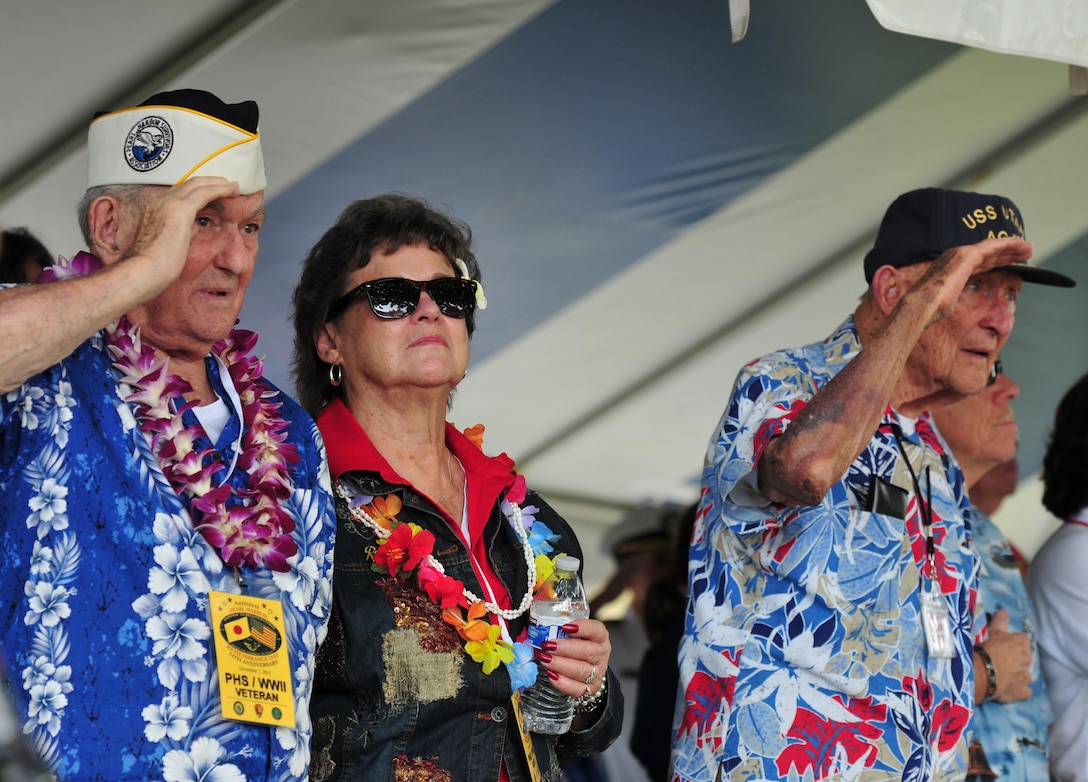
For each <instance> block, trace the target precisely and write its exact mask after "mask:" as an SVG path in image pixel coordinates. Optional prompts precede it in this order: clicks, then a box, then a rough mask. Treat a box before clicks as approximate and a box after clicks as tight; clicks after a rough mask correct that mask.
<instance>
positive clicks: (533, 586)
mask: <svg viewBox="0 0 1088 782" xmlns="http://www.w3.org/2000/svg"><path fill="white" fill-rule="evenodd" d="M465 434H466V436H468V437H469V438H470V439H471V440H472V441H473V442H474V443H475V444H476V445H477V446H481V445H482V434H483V427H482V426H479V425H478V426H476V427H473V428H472V429H469V430H465ZM336 491H337V493H338V494H339V495H340V496H341V497H342V498H343V499H345V500H346V501H347V503H348V507H349V509H350V511H351V513H352V516H353V517H354V518H355V519H356V520H357V521H359V522H361V523H362V524H364V525H365V526H367V527H368V528H369V529H370V530H371V531H373V532H374V534H375V535H376V536H377V537H378V546H377V548H376V549H375V550H374V553H373V555H372V561H371V568H372V569H373V570H374V571H376V572H378V573H386V574H388V575H389V576H391V577H393V578H398V579H400V580H401V581H405V582H407V581H411V580H414V581H415V584H416V587H417V588H418V589H420V590H421V591H423V592H424V593H426V595H427V597H429V598H430V599H431V601H432V602H433V603H434V604H435V605H437V606H438V607H439V608H441V609H442V619H443V620H444V621H445V622H446V623H447V624H449V625H450V626H452V627H453V628H454V629H455V630H456V631H457V633H458V635H460V636H461V638H462V640H464V642H465V643H464V648H465V653H466V654H468V655H469V657H471V658H472V659H473V660H474V661H475V662H477V663H480V664H481V665H482V666H483V670H484V673H485V674H490V673H492V672H493V671H494V670H495V669H496V668H498V667H499V664H500V663H502V664H503V665H505V666H506V670H507V672H508V673H509V674H510V683H511V690H512V691H514V692H516V691H517V690H521V689H524V688H526V687H529V686H531V685H532V684H533V683H534V682H535V681H536V677H537V667H536V660H535V657H534V650H533V647H532V645H530V644H529V643H528V642H527V641H516V642H514V643H510V642H509V641H506V640H504V639H503V638H502V637H501V633H502V629H501V628H500V626H499V625H498V624H496V623H495V622H493V621H491V619H490V617H488V614H497V615H501V616H502V617H504V618H506V619H514V618H516V617H518V616H520V615H521V614H523V613H525V611H527V610H528V609H529V605H530V603H531V601H532V595H533V594H535V593H536V591H537V590H538V589H539V588H540V586H541V585H542V584H543V583H544V582H545V581H546V580H547V578H548V576H550V575H551V574H552V572H553V571H554V570H555V560H554V558H552V557H549V556H548V554H549V553H551V552H552V551H553V547H552V543H555V542H556V541H557V540H559V536H558V535H556V534H554V533H553V532H552V531H551V530H550V529H549V528H548V527H547V525H545V524H544V523H543V522H540V521H537V520H536V519H535V518H534V516H533V514H534V513H537V512H539V510H540V509H539V508H537V507H536V506H533V505H529V506H526V507H524V508H522V507H521V503H522V502H524V501H525V497H526V488H525V478H524V477H522V476H521V475H519V476H517V478H516V479H515V480H514V483H513V485H512V486H511V487H510V489H509V490H508V491H507V492H506V497H505V498H504V499H503V502H502V513H503V515H504V516H505V517H506V519H507V521H508V522H509V523H510V526H511V527H513V528H514V532H515V533H516V534H517V536H518V538H519V539H520V540H521V541H522V545H523V547H524V549H525V551H526V563H527V565H528V566H529V576H528V579H527V581H528V584H527V586H528V587H529V588H528V589H527V593H526V597H525V600H523V601H522V605H521V606H519V607H518V608H516V609H507V610H503V609H501V608H499V607H498V606H496V605H494V604H493V603H489V602H486V601H484V600H482V599H480V598H479V597H477V596H476V595H474V594H473V593H472V592H470V591H469V590H468V589H467V588H466V587H465V585H464V583H463V582H461V581H460V580H459V579H456V578H453V577H452V576H447V575H446V573H445V569H444V568H443V566H442V563H441V562H439V561H438V560H437V559H435V558H434V546H435V537H434V534H433V533H431V532H430V531H428V530H425V529H423V528H422V527H420V526H419V525H418V524H413V523H411V522H407V523H404V522H401V521H399V520H398V519H397V514H398V513H400V511H401V501H400V498H399V497H397V496H396V495H395V494H389V495H386V496H385V497H374V496H370V495H365V494H357V495H354V496H353V495H352V494H351V492H350V490H349V489H347V488H346V487H345V486H344V485H343V484H342V483H340V482H337V484H336Z"/></svg>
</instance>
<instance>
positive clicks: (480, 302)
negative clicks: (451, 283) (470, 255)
mask: <svg viewBox="0 0 1088 782" xmlns="http://www.w3.org/2000/svg"><path fill="white" fill-rule="evenodd" d="M453 262H454V264H455V265H456V266H457V269H458V270H459V271H460V272H461V276H462V277H463V278H464V279H466V280H472V277H471V276H469V273H468V264H467V263H465V262H464V261H463V260H461V259H460V258H454V259H453ZM472 281H473V282H474V283H476V309H480V310H486V309H487V296H485V295H484V286H483V283H482V282H480V281H479V280H472Z"/></svg>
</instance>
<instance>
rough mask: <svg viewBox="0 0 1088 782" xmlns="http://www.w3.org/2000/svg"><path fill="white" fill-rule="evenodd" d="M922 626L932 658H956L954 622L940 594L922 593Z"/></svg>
mask: <svg viewBox="0 0 1088 782" xmlns="http://www.w3.org/2000/svg"><path fill="white" fill-rule="evenodd" d="M922 625H923V626H924V627H925V630H926V648H927V649H929V654H930V656H931V657H937V658H940V659H942V660H950V659H952V658H953V657H955V656H956V647H955V646H954V645H953V643H952V620H951V619H950V618H949V616H948V605H947V604H946V603H945V601H944V598H943V597H942V596H941V594H940V593H939V592H938V593H936V594H934V593H933V592H922Z"/></svg>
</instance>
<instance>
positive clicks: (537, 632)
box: [529, 622, 570, 649]
mask: <svg viewBox="0 0 1088 782" xmlns="http://www.w3.org/2000/svg"><path fill="white" fill-rule="evenodd" d="M557 638H570V636H569V635H567V634H566V633H564V632H563V625H561V624H555V625H542V624H536V623H535V622H533V623H531V624H530V625H529V643H531V644H532V645H533V646H535V647H536V648H537V649H539V648H540V647H541V645H542V644H543V643H544V642H545V641H554V640H556V639H557Z"/></svg>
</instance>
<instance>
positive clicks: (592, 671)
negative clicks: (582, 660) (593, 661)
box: [585, 665, 597, 684]
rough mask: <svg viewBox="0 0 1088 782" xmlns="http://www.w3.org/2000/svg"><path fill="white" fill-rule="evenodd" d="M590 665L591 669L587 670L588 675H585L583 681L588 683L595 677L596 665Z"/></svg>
mask: <svg viewBox="0 0 1088 782" xmlns="http://www.w3.org/2000/svg"><path fill="white" fill-rule="evenodd" d="M590 667H591V668H592V669H593V670H591V671H590V672H589V676H587V677H586V681H585V683H586V684H590V683H591V682H592V681H593V680H594V679H596V678H597V666H596V665H591V666H590Z"/></svg>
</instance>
